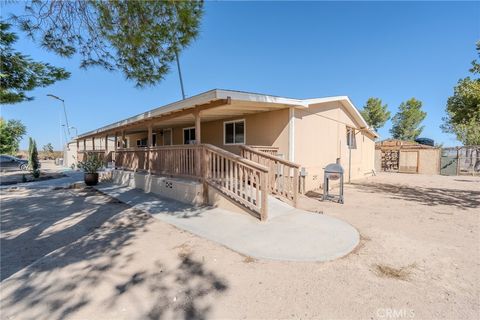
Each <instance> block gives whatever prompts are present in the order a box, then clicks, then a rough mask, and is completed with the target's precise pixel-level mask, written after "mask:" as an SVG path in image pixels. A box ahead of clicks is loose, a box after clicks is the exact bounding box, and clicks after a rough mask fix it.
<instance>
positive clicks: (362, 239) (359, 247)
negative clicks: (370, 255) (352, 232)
mask: <svg viewBox="0 0 480 320" xmlns="http://www.w3.org/2000/svg"><path fill="white" fill-rule="evenodd" d="M370 240H372V239H370V238H369V237H367V236H364V235H362V234H360V242H359V243H358V245H357V246H356V247H355V249H353V250H352V252H350V253H349V254H348V255H347V256H349V255H351V254H357V255H358V254H360V251H361V250H362V249H363V248H364V247H365V245H366V244H367V242H368V241H370Z"/></svg>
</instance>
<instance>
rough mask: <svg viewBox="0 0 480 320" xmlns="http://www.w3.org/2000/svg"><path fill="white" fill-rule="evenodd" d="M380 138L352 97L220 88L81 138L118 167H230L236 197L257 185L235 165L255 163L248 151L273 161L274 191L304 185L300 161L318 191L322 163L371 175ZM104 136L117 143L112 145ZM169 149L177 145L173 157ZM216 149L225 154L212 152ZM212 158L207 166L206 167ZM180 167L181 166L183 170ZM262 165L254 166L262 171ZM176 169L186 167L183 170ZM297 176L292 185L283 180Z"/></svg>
mask: <svg viewBox="0 0 480 320" xmlns="http://www.w3.org/2000/svg"><path fill="white" fill-rule="evenodd" d="M377 137H378V136H377V134H376V133H375V132H374V131H372V130H371V129H369V128H368V125H367V123H366V122H365V120H364V119H363V118H362V116H361V115H360V113H359V112H358V110H357V109H356V108H355V106H354V105H353V104H352V102H351V101H350V99H349V98H348V97H346V96H340V97H328V98H319V99H305V100H299V99H290V98H283V97H276V96H269V95H263V94H256V93H247V92H239V91H231V90H218V89H215V90H211V91H207V92H205V93H202V94H199V95H196V96H193V97H190V98H187V99H185V100H181V101H178V102H175V103H172V104H169V105H166V106H163V107H160V108H156V109H153V110H151V111H148V112H145V113H142V114H139V115H137V116H134V117H131V118H128V119H125V120H122V121H119V122H116V123H113V124H111V125H108V126H105V127H102V128H99V129H96V130H93V131H90V132H87V133H84V134H82V135H80V136H79V137H78V138H77V140H76V142H77V146H78V150H79V157H80V158H81V157H82V153H83V152H84V150H95V152H99V153H104V154H105V155H106V156H108V157H109V159H107V160H110V158H111V160H115V161H116V165H117V167H118V166H120V163H121V166H122V167H124V168H127V169H133V170H149V171H150V172H156V173H162V174H167V175H182V176H189V175H190V176H192V175H195V176H200V177H201V178H202V177H203V176H204V175H205V174H208V173H205V171H202V173H200V171H195V172H196V173H195V174H193V173H192V172H193V171H188V170H190V169H191V170H194V169H192V168H190V169H188V167H191V166H192V164H193V163H195V165H197V164H198V167H197V169H196V170H210V171H211V172H210V174H211V175H214V176H217V175H218V173H219V172H224V173H225V172H226V174H227V176H228V177H229V178H228V179H230V178H231V177H230V176H229V175H230V173H231V174H232V176H233V177H236V178H234V179H237V180H236V182H235V183H234V184H233V189H234V193H236V194H237V195H238V194H239V193H240V192H238V190H236V191H235V188H238V185H237V184H238V183H240V184H243V185H245V186H247V185H248V187H250V188H251V187H252V186H253V187H254V188H255V186H257V183H259V182H258V181H256V182H252V181H251V180H250V178H245V177H244V176H242V174H244V173H245V172H244V168H243V167H242V168H241V169H239V170H240V171H235V170H237V169H238V168H237V169H231V167H230V164H229V163H230V162H233V163H234V164H235V165H239V166H247V167H248V166H249V165H250V164H249V163H247V162H245V163H244V162H243V160H241V159H242V156H243V158H248V159H251V160H253V161H254V162H256V163H257V166H258V165H260V167H261V166H267V170H269V173H268V177H269V178H268V179H269V180H268V184H269V188H271V190H272V192H269V193H274V194H281V193H282V192H283V191H282V190H283V189H288V188H293V189H298V184H297V183H298V175H299V174H300V172H299V168H300V167H301V168H304V170H302V172H304V173H305V172H306V176H305V177H304V178H303V179H304V190H313V189H318V188H321V187H322V183H323V168H324V167H325V166H326V165H327V164H329V163H332V162H335V161H337V159H338V160H339V161H340V164H341V165H342V166H343V167H344V169H345V172H346V177H345V178H346V179H347V180H348V179H350V178H351V179H356V178H361V177H364V176H365V175H369V174H371V173H372V171H373V169H374V150H375V142H374V140H375V138H377ZM100 139H103V140H102V141H100ZM105 141H112V142H113V149H112V148H111V146H110V143H107V145H106V143H105ZM195 145H202V146H205V151H201V152H202V154H203V152H205V154H206V156H205V157H206V158H205V157H204V158H195V157H196V156H194V155H193V153H195V152H197V151H195V150H197V149H198V148H196V149H195V147H194V146H195ZM209 146H214V147H218V148H221V149H215V148H214V147H212V148H210V147H209ZM72 149H74V148H72ZM148 150H150V151H149V152H148V154H146V153H145V152H146V151H148ZM166 150H171V151H169V152H170V153H169V154H168V155H167V154H166V153H165V152H166ZM178 150H183V151H178ZM192 150H193V151H192ZM198 150H199V149H198ZM208 150H210V151H208ZM212 150H213V151H212ZM221 150H225V151H226V152H225V151H221ZM112 151H114V152H113V153H112ZM181 152H183V153H181ZM213 152H214V153H216V154H217V155H218V154H220V155H221V157H222V159H221V160H219V159H217V158H215V157H216V156H213V155H211V153H213ZM198 153H199V154H200V151H198ZM267 153H268V154H267ZM239 155H240V157H238V156H239ZM168 157H170V158H168ZM177 157H179V158H178V159H177ZM202 157H203V156H202ZM208 157H212V158H208ZM184 158H187V160H182V159H184ZM168 159H177V160H172V161H173V162H172V163H169V164H168V165H167V164H165V163H164V161H167V160H168ZM188 159H190V160H188ZM195 159H202V160H200V161H198V160H195ZM282 159H283V160H282ZM168 161H170V160H168ZM182 161H183V162H182ZM206 161H208V165H207V166H209V167H208V168H206V169H205V168H204V169H200V167H201V166H203V165H204V163H205V162H206ZM127 162H128V164H127ZM202 163H203V164H202ZM224 165H225V166H224ZM167 166H170V167H169V168H168V169H166V167H167ZM179 166H180V167H182V166H183V167H182V168H181V170H180V169H179V168H180V167H179ZM186 167H187V168H186ZM260 167H258V168H256V169H255V170H257V169H258V170H259V172H260V171H262V170H263V169H262V168H260ZM248 168H249V170H250V169H252V168H250V167H248ZM187 169H188V170H187ZM178 170H180V171H182V170H183V171H182V174H180V171H178ZM229 170H232V172H229ZM172 171H174V172H173V173H172ZM247 171H248V170H247ZM280 171H281V172H280ZM175 172H176V173H177V174H175ZM295 175H297V176H295ZM212 179H213V178H212ZM222 179H225V177H224V178H221V180H222ZM289 179H290V180H289ZM291 179H293V182H291V183H292V185H290V186H289V187H288V188H287V187H286V183H287V182H285V181H287V180H288V181H291ZM222 181H224V180H222ZM245 181H247V182H245ZM280 183H283V184H284V185H283V186H279V184H280ZM289 183H290V182H289ZM274 185H275V186H276V187H275V188H274V187H273V186H274ZM240 189H241V187H240ZM290 191H291V192H293V193H294V194H296V193H297V192H298V190H294V191H292V190H290ZM230 196H232V197H233V196H234V195H232V194H230ZM289 197H290V198H291V197H292V195H290V196H289ZM287 198H288V197H287ZM237 200H238V201H240V202H242V201H243V200H241V199H237ZM248 201H250V200H248ZM253 202H255V201H253Z"/></svg>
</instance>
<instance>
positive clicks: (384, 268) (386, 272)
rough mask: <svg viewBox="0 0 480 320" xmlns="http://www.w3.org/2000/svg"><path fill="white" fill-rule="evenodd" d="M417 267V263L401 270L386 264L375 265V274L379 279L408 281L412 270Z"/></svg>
mask: <svg viewBox="0 0 480 320" xmlns="http://www.w3.org/2000/svg"><path fill="white" fill-rule="evenodd" d="M415 267H416V264H415V263H412V264H410V265H408V266H405V267H400V268H394V267H391V266H388V265H385V264H375V265H374V273H375V274H376V275H377V276H379V277H386V278H392V279H398V280H404V281H408V280H410V276H411V275H412V269H414V268H415Z"/></svg>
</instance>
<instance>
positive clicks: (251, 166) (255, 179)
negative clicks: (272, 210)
mask: <svg viewBox="0 0 480 320" xmlns="http://www.w3.org/2000/svg"><path fill="white" fill-rule="evenodd" d="M203 152H204V155H203V157H204V161H202V163H203V164H204V165H205V167H204V177H205V179H206V182H207V183H208V184H210V185H211V186H213V187H215V188H216V189H218V190H220V191H221V192H223V193H225V194H226V195H228V196H230V197H231V198H233V199H234V200H236V201H237V202H240V203H241V204H243V205H244V206H245V207H247V208H248V209H250V210H251V211H253V212H254V213H256V214H257V215H258V218H260V220H266V219H267V216H268V189H269V188H268V180H267V177H268V168H266V167H265V166H262V165H260V164H258V163H255V162H253V161H249V160H247V159H244V158H242V157H240V156H237V155H235V154H233V153H230V152H228V151H225V150H223V149H221V148H218V147H215V146H212V145H204V151H203Z"/></svg>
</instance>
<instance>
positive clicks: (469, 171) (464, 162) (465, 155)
mask: <svg viewBox="0 0 480 320" xmlns="http://www.w3.org/2000/svg"><path fill="white" fill-rule="evenodd" d="M440 174H442V175H446V176H452V175H480V146H463V147H453V148H444V149H442V156H441V158H440Z"/></svg>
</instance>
